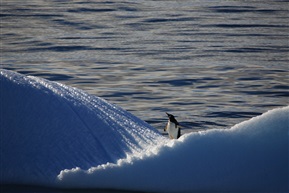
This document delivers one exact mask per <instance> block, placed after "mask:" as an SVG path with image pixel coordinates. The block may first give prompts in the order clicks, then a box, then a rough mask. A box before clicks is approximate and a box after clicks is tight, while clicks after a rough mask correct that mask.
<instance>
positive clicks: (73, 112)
mask: <svg viewBox="0 0 289 193" xmlns="http://www.w3.org/2000/svg"><path fill="white" fill-rule="evenodd" d="M0 97H1V98H0V101H1V104H0V106H1V116H0V123H1V158H0V159H1V164H0V165H1V177H0V178H1V182H2V183H40V184H51V183H54V182H55V179H56V176H57V175H58V174H59V172H60V171H61V170H63V169H66V168H73V167H81V168H83V169H88V168H90V167H91V166H95V165H99V164H105V163H107V162H111V163H115V162H116V161H117V160H118V159H121V158H125V157H126V155H127V154H129V153H131V154H133V153H137V152H142V151H143V150H144V149H146V148H149V147H150V146H152V145H156V144H157V143H158V142H159V141H162V140H166V139H165V138H164V137H163V136H161V134H160V133H159V132H158V131H157V130H155V129H154V128H152V127H151V126H149V125H148V124H147V123H145V122H144V121H141V120H140V119H138V118H136V117H135V116H133V115H131V114H130V113H128V112H126V111H124V110H123V109H121V108H119V107H117V106H115V105H112V104H110V103H108V102H107V101H105V100H103V99H102V98H98V97H96V96H92V95H89V94H87V93H85V92H83V91H81V90H79V89H75V88H72V87H69V86H65V85H63V84H60V83H56V82H51V81H48V80H44V79H41V78H37V77H32V76H23V75H21V74H18V73H15V72H12V71H8V70H1V92H0Z"/></svg>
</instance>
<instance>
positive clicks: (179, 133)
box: [177, 127, 181, 139]
mask: <svg viewBox="0 0 289 193" xmlns="http://www.w3.org/2000/svg"><path fill="white" fill-rule="evenodd" d="M179 137H181V128H180V127H179V128H178V136H177V139H178V138H179Z"/></svg>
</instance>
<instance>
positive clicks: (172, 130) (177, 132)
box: [164, 113, 181, 139]
mask: <svg viewBox="0 0 289 193" xmlns="http://www.w3.org/2000/svg"><path fill="white" fill-rule="evenodd" d="M166 114H167V115H168V117H169V120H168V123H167V125H166V127H165V129H164V131H167V132H168V134H169V137H170V138H171V139H178V138H179V137H180V136H181V128H180V126H179V123H178V121H177V120H176V119H175V117H174V115H172V114H168V113H166Z"/></svg>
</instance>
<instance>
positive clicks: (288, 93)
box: [0, 0, 289, 133]
mask: <svg viewBox="0 0 289 193" xmlns="http://www.w3.org/2000/svg"><path fill="white" fill-rule="evenodd" d="M288 9H289V2H288V1H284V0H280V1H275V0H274V1H271V0H268V1H209V0H207V1H188V0H182V1H173V0H138V1H135V0H120V1H116V0H115V1H109V0H91V1H87V0H74V1H69V0H50V1H46V0H31V1H23V0H2V1H1V14H0V18H1V56H0V57H1V58H0V59H1V68H4V69H9V70H13V71H16V72H19V73H23V74H25V75H33V76H37V77H42V78H46V79H48V80H53V81H58V82H60V83H63V84H66V85H69V86H73V87H77V88H80V89H83V90H85V91H86V92H88V93H90V94H93V95H97V96H99V97H102V98H105V99H106V100H108V101H109V102H111V103H114V104H117V105H119V106H121V107H122V108H124V109H125V110H127V111H129V112H131V113H133V114H134V115H136V116H138V117H140V118H141V119H143V120H145V121H147V122H148V123H150V124H151V125H152V126H154V127H155V128H157V129H159V131H161V132H163V127H164V126H165V124H166V121H167V117H166V114H165V112H169V113H171V114H174V115H175V116H176V118H177V120H178V121H179V122H180V124H181V127H182V133H188V132H192V131H197V130H203V129H214V128H216V129H223V128H230V127H232V126H233V125H235V124H237V123H240V122H242V121H244V120H247V119H250V118H251V117H254V116H257V115H260V114H261V113H264V112H266V111H267V110H269V109H273V108H276V107H280V106H286V105H288V104H289V101H288V100H289V65H288V64H289V38H288V35H289V22H288V21H289V11H288Z"/></svg>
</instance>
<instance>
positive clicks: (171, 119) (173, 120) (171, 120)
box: [166, 113, 179, 125]
mask: <svg viewBox="0 0 289 193" xmlns="http://www.w3.org/2000/svg"><path fill="white" fill-rule="evenodd" d="M166 114H167V115H168V117H169V121H170V122H172V123H175V124H176V125H179V123H178V121H177V120H176V118H175V117H174V115H172V114H169V113H166Z"/></svg>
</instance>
